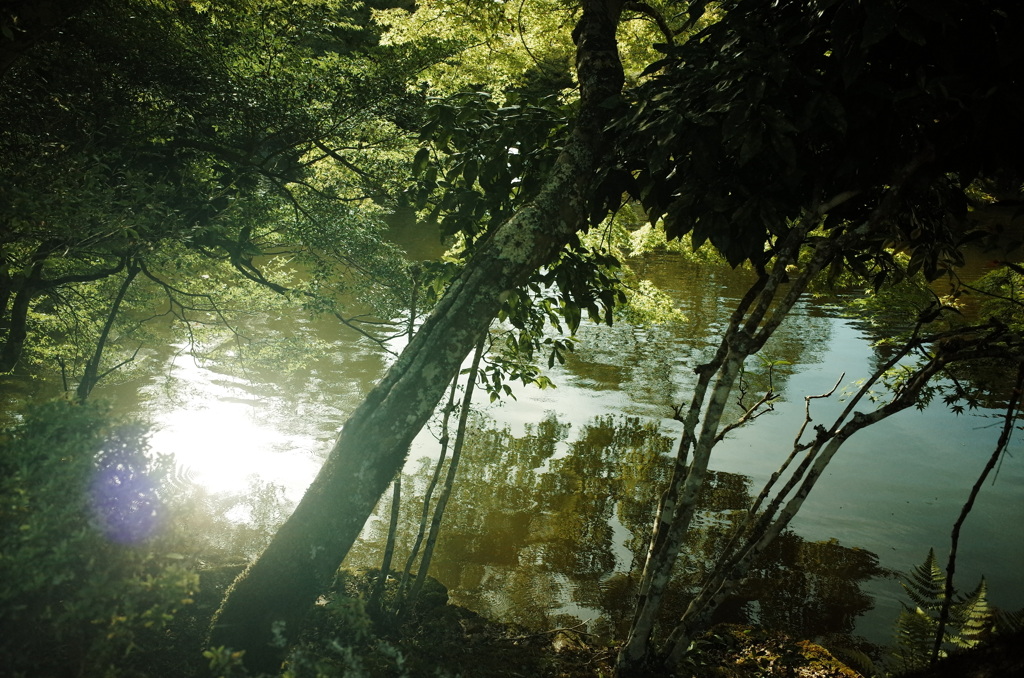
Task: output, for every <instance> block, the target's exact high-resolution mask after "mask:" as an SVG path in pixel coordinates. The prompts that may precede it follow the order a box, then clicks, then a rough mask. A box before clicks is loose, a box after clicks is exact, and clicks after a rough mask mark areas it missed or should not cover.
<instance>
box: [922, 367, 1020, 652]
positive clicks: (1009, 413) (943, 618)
mask: <svg viewBox="0 0 1024 678" xmlns="http://www.w3.org/2000/svg"><path fill="white" fill-rule="evenodd" d="M1022 391H1024V364H1021V365H1018V366H1017V383H1016V385H1015V386H1014V388H1013V393H1012V394H1011V395H1010V401H1009V402H1008V403H1007V404H1006V414H1005V415H1004V416H1003V430H1002V431H1001V432H1000V434H999V440H998V441H997V442H996V448H995V449H994V450H992V454H991V455H990V456H989V458H988V462H987V463H986V464H985V468H983V469H982V470H981V475H979V476H978V479H977V480H976V481H975V483H974V486H973V487H972V488H971V492H970V494H969V495H968V497H967V501H966V502H965V503H964V505H963V508H961V509H960V515H959V516H958V517H957V519H956V522H955V523H954V524H953V532H952V533H951V535H950V540H949V541H950V544H949V559H948V560H947V561H946V586H945V594H944V595H943V597H942V608H941V609H940V610H939V620H938V623H937V624H936V625H935V641H934V643H933V644H932V653H931V659H930V661H929V665H931V666H934V665H935V662H937V661H939V652H940V651H941V650H942V640H943V638H944V637H945V635H946V624H947V623H949V611H950V608H951V607H952V605H953V591H954V589H953V576H954V575H955V574H956V553H957V549H958V548H959V547H960V530H961V529H962V528H963V526H964V522H965V521H966V520H967V516H968V515H970V513H971V509H973V508H974V501H975V500H976V499H977V498H978V493H979V492H981V486H982V485H984V484H985V479H986V478H988V474H989V473H991V472H992V469H994V468H995V467H996V462H997V461H999V458H1000V457H1001V456H1003V451H1004V450H1006V445H1007V444H1008V443H1009V442H1010V436H1011V435H1012V434H1013V424H1014V421H1015V420H1016V416H1015V415H1016V414H1017V406H1018V405H1019V404H1020V399H1021V392H1022Z"/></svg>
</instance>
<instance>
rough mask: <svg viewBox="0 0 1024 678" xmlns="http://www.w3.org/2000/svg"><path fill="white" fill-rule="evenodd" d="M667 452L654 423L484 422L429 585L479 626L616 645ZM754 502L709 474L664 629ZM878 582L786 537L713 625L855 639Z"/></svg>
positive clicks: (405, 537) (378, 541)
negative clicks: (584, 633)
mask: <svg viewBox="0 0 1024 678" xmlns="http://www.w3.org/2000/svg"><path fill="white" fill-rule="evenodd" d="M567 439H571V442H569V444H568V448H567V450H566V451H565V452H564V453H560V452H559V447H560V443H562V442H563V441H566V440H567ZM672 446H673V440H672V439H671V438H669V437H668V436H665V435H664V434H663V433H662V432H661V431H660V430H659V427H658V426H657V425H656V424H653V423H651V422H647V423H644V422H642V421H641V420H640V419H638V418H613V417H610V416H608V417H602V418H599V419H595V420H593V421H592V422H591V423H590V424H587V425H586V426H584V427H583V428H582V429H581V430H579V431H576V432H570V430H569V427H568V426H566V425H565V424H562V423H560V422H559V421H558V419H557V418H556V417H555V416H554V415H552V416H549V417H548V418H546V419H544V420H543V421H542V422H541V423H540V424H538V425H537V426H529V427H527V428H526V431H525V432H524V434H523V435H521V436H514V435H512V433H511V432H510V430H509V429H508V428H497V427H494V426H493V425H491V422H484V421H481V422H478V425H477V427H476V428H475V429H474V431H473V432H472V435H471V436H470V439H469V440H468V442H467V447H466V449H465V450H464V452H463V454H464V462H463V463H464V464H465V465H464V466H463V467H461V468H460V472H461V473H460V478H459V482H458V486H457V489H456V492H455V495H454V499H453V502H452V504H451V505H450V507H449V509H448V512H447V514H446V517H445V529H444V531H443V532H442V535H441V537H440V540H441V542H440V547H439V551H438V554H437V555H436V556H435V560H434V563H433V573H434V575H435V576H436V577H438V578H439V579H440V580H441V581H442V582H444V583H445V584H446V585H448V586H449V587H450V588H451V589H452V593H453V597H454V598H455V600H457V601H458V602H460V603H462V604H464V605H467V606H469V607H470V608H472V609H475V610H479V611H481V612H483V613H485V614H490V615H494V616H497V617H501V618H504V619H507V620H509V621H514V622H516V623H520V624H523V625H525V626H529V627H533V628H550V627H554V626H558V625H563V624H567V623H576V621H575V620H586V621H588V622H590V625H589V627H590V629H591V630H592V631H595V630H596V631H598V632H603V633H604V634H607V635H609V636H615V637H618V638H621V637H624V634H625V632H626V630H627V629H626V622H627V620H628V619H629V618H630V614H631V608H632V604H633V601H634V599H635V598H634V597H635V594H636V586H637V582H636V577H635V575H634V574H631V573H635V572H636V571H637V570H638V568H639V567H640V566H642V558H643V554H644V551H645V548H646V542H647V539H648V537H649V530H650V522H651V511H652V509H653V507H654V506H655V505H656V503H657V498H658V496H659V494H660V492H661V491H662V490H663V489H664V485H665V482H666V480H667V475H668V471H669V464H668V457H667V456H666V455H667V454H668V453H669V452H670V451H671V449H672ZM430 472H431V471H430V468H429V466H428V465H427V464H423V465H422V466H421V467H420V468H419V469H418V470H417V471H416V472H415V473H413V474H411V475H410V476H409V478H408V479H407V480H403V487H405V488H415V489H416V490H418V491H419V492H422V491H423V488H424V487H425V486H426V483H427V482H428V480H429V475H430ZM750 490H751V483H750V479H749V478H748V477H746V476H742V475H738V474H735V473H725V472H713V473H712V474H711V476H710V479H709V482H708V484H707V486H706V487H705V488H704V491H703V496H702V497H701V500H700V501H701V505H702V507H703V509H702V511H701V513H700V514H699V517H698V519H697V520H696V523H695V525H696V529H695V530H694V534H693V538H692V539H691V540H690V542H689V547H688V551H687V553H686V557H685V558H684V559H683V560H681V561H680V563H679V566H678V568H677V574H676V580H675V584H674V586H673V589H672V594H671V597H670V599H669V601H668V603H667V607H668V609H667V612H668V613H669V618H671V615H673V614H675V615H678V614H681V612H682V609H683V606H684V605H685V603H686V601H687V599H688V597H689V596H692V595H693V593H695V589H694V587H695V586H697V585H698V584H699V582H700V580H701V579H702V577H703V576H704V575H706V574H707V573H708V572H709V571H710V569H711V568H712V567H713V566H714V562H715V560H716V559H717V557H718V556H719V555H720V550H721V547H722V545H723V540H724V539H725V538H726V537H728V536H729V534H730V533H731V526H732V520H731V518H732V516H733V515H735V514H736V513H737V512H739V511H741V510H742V509H744V508H745V507H746V506H748V505H749V504H750V501H751V496H750ZM407 491H408V490H407ZM418 520H419V515H418V509H417V508H416V507H415V502H412V501H409V502H406V504H405V505H404V507H403V510H402V514H401V516H400V526H401V536H400V541H399V543H400V544H402V545H405V546H406V548H408V546H407V545H408V544H409V543H411V541H412V538H413V536H414V535H415V530H416V527H417V525H418ZM386 529H387V523H386V521H383V520H379V521H376V522H375V523H373V524H372V526H371V529H370V530H368V532H367V534H366V535H365V536H364V540H363V542H362V543H361V544H360V545H359V548H358V549H357V550H356V551H355V552H354V553H353V554H352V555H351V556H350V561H349V562H350V563H352V564H358V565H365V566H373V565H375V564H377V559H378V558H379V553H380V549H381V547H382V545H383V543H384V539H385V538H386V533H385V531H386ZM404 558H405V555H402V556H401V562H404ZM881 574H882V570H881V569H880V568H879V566H878V559H877V557H876V556H875V555H874V554H872V553H870V552H868V551H865V550H861V549H851V548H846V547H844V546H842V545H840V544H839V543H838V542H835V541H826V542H813V543H812V542H807V541H805V540H804V539H802V538H800V537H798V536H796V535H795V534H791V533H787V534H785V535H784V536H783V537H781V538H780V539H779V540H778V541H777V542H776V544H775V545H774V546H773V547H772V548H771V549H770V550H769V551H768V553H767V554H766V556H765V558H764V559H763V560H762V561H761V563H760V564H759V565H758V566H757V567H756V568H755V569H754V570H753V571H752V572H751V574H750V577H749V582H748V583H747V584H746V585H745V586H744V587H743V588H742V589H741V590H740V591H739V593H738V595H737V596H735V597H734V598H733V600H732V601H730V603H729V604H727V605H725V606H723V608H722V609H721V610H720V613H719V618H720V619H721V620H723V621H736V622H752V623H762V624H765V625H768V626H770V627H772V628H777V629H782V630H786V631H789V632H791V633H794V634H796V635H797V636H799V637H814V636H820V635H825V634H839V633H850V632H852V631H853V628H854V623H855V620H856V619H857V617H858V616H859V615H861V614H862V613H863V612H864V611H866V610H867V609H869V608H870V607H871V605H872V603H871V598H870V597H869V596H867V595H866V594H865V593H864V592H863V591H862V590H861V588H860V587H861V585H862V584H863V583H864V582H865V581H867V580H869V579H870V578H872V577H876V576H879V575H881Z"/></svg>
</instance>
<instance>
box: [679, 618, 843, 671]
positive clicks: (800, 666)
mask: <svg viewBox="0 0 1024 678" xmlns="http://www.w3.org/2000/svg"><path fill="white" fill-rule="evenodd" d="M681 669H682V670H683V672H684V673H687V672H688V673H689V674H690V675H693V676H702V677H703V676H708V677H714V678H755V677H758V678H763V677H765V676H780V677H781V676H786V677H787V678H788V677H793V678H860V675H861V674H859V673H857V672H856V671H854V670H853V669H851V668H850V667H848V666H846V665H845V664H843V663H842V662H841V661H839V660H838V659H836V658H835V657H834V656H832V654H831V653H830V652H829V651H828V650H826V649H825V648H824V647H822V646H820V645H817V644H815V643H812V642H810V641H806V640H793V639H792V638H790V637H789V636H787V635H785V634H784V633H780V632H775V631H766V630H763V629H758V628H752V627H748V626H737V625H733V624H721V625H719V626H716V627H714V628H712V629H711V630H710V631H708V632H707V633H706V634H704V635H703V636H702V637H701V638H700V639H698V641H697V643H696V644H695V651H693V652H691V654H690V655H689V656H688V657H687V658H686V659H685V660H684V665H683V666H682V667H681Z"/></svg>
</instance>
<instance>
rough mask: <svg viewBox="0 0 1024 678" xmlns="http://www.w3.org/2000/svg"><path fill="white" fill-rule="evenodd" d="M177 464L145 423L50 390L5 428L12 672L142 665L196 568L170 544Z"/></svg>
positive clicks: (4, 602)
mask: <svg viewBox="0 0 1024 678" xmlns="http://www.w3.org/2000/svg"><path fill="white" fill-rule="evenodd" d="M172 471H173V469H172V467H171V465H170V464H169V461H168V460H167V459H163V458H158V457H154V456H152V455H151V454H149V453H148V451H147V450H146V442H145V430H144V429H143V428H141V427H139V426H137V425H115V424H114V423H112V422H111V421H110V419H109V418H108V417H107V415H106V413H105V412H104V410H103V408H102V407H99V406H95V405H71V404H69V403H67V402H63V401H56V402H51V403H47V404H45V405H43V406H41V407H38V408H36V409H35V410H33V411H32V412H31V413H30V414H29V415H28V416H27V417H26V419H25V421H24V422H23V423H21V424H20V425H18V426H15V427H13V428H11V429H8V430H6V431H4V432H3V434H2V439H0V607H2V608H3V610H4V615H3V620H2V632H0V661H2V662H3V665H4V670H5V672H7V673H9V674H10V675H16V676H17V675H41V674H42V675H57V674H59V673H61V671H63V670H68V671H72V672H73V673H75V674H77V675H108V674H109V672H111V671H112V670H113V666H114V664H115V663H116V664H117V665H118V666H121V667H127V666H132V665H135V666H142V665H144V662H145V660H146V652H147V651H152V650H153V649H154V647H155V646H157V645H159V644H160V642H161V641H160V639H161V637H162V635H163V634H164V633H165V632H166V629H167V628H168V624H169V622H170V621H171V620H172V619H173V615H174V614H175V612H176V611H177V610H178V609H179V608H180V607H182V606H183V605H187V604H188V603H189V602H191V600H190V596H191V593H192V592H193V591H194V590H195V588H196V585H197V580H196V576H195V575H194V574H193V573H191V572H190V571H189V570H188V569H186V567H184V557H183V556H181V555H179V554H178V553H176V546H177V545H178V544H177V543H176V537H175V531H174V525H175V522H174V517H173V516H172V514H171V512H170V504H169V500H171V496H169V495H170V490H169V488H170V485H169V484H168V482H167V481H168V479H169V477H170V475H171V473H172Z"/></svg>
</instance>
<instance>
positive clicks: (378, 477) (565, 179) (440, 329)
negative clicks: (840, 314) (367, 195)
mask: <svg viewBox="0 0 1024 678" xmlns="http://www.w3.org/2000/svg"><path fill="white" fill-rule="evenodd" d="M620 10H621V0H584V2H583V14H582V16H581V18H580V22H579V24H578V25H577V28H576V32H575V34H574V35H575V37H576V40H577V59H576V64H577V73H578V77H579V81H580V95H581V101H580V115H579V118H578V120H577V124H576V126H575V128H574V129H573V132H572V135H571V136H570V138H569V140H568V141H567V142H566V145H565V147H564V148H563V150H562V152H561V154H560V155H559V158H558V160H557V162H556V163H555V165H554V167H553V168H552V170H551V173H550V175H549V176H548V178H547V180H546V182H545V184H544V187H543V188H542V190H541V191H540V193H539V194H538V196H537V198H536V199H535V200H534V201H533V202H531V203H530V204H528V205H526V206H525V207H524V208H523V209H522V210H520V211H519V212H518V213H517V214H515V215H514V216H512V217H511V218H510V219H509V220H508V221H506V222H505V223H504V224H502V225H501V226H499V227H498V228H497V229H496V230H495V232H494V233H493V235H492V236H491V237H490V238H489V239H488V240H487V242H485V243H483V244H482V245H481V246H480V248H479V249H478V251H477V253H476V254H475V255H474V257H473V258H472V259H471V260H470V261H469V263H468V264H467V266H466V268H465V269H464V270H463V272H462V274H461V275H460V276H459V277H458V278H457V279H456V280H455V281H454V282H453V283H452V285H451V286H450V287H449V289H448V291H447V292H446V293H445V295H444V297H443V298H442V299H441V301H440V302H439V303H438V305H437V307H436V308H435V310H434V312H433V313H432V314H431V315H430V316H429V317H428V318H427V320H426V321H425V322H424V323H423V325H422V327H421V328H420V331H419V332H418V333H417V334H416V336H415V337H413V339H412V340H411V341H410V343H409V345H408V346H407V347H406V349H405V350H404V351H403V352H402V354H401V356H399V358H398V360H397V361H396V362H395V364H394V365H393V366H392V367H391V369H390V370H388V373H387V374H386V375H385V377H384V378H383V380H381V382H380V383H379V384H378V385H377V386H376V387H375V388H374V389H373V390H372V391H371V392H370V393H369V395H368V396H367V397H366V399H365V400H364V401H363V402H362V404H361V405H360V406H359V407H358V408H356V410H355V411H354V412H353V414H352V416H351V417H350V418H349V420H348V421H347V422H346V424H345V427H344V429H343V430H342V432H341V435H340V436H339V438H338V441H337V443H336V444H335V445H334V448H333V449H332V450H331V452H330V454H329V455H328V457H327V460H326V461H325V462H324V465H323V467H322V468H321V470H320V472H319V473H318V474H317V477H316V479H315V480H314V481H313V483H312V484H311V485H310V487H309V489H308V490H307V491H306V494H305V495H304V496H303V498H302V500H301V501H300V502H299V504H298V506H297V507H296V508H295V511H294V513H293V514H292V515H291V517H289V519H288V520H287V521H286V522H285V524H284V525H282V527H281V529H280V530H279V531H278V533H277V535H275V537H274V539H273V540H272V541H271V543H270V545H269V546H268V547H267V549H266V550H265V551H264V552H263V554H261V555H260V557H259V558H258V559H257V560H256V561H255V562H254V563H253V564H252V565H251V566H250V567H249V568H248V569H247V570H246V571H245V572H244V573H243V574H242V575H241V576H240V577H239V579H238V580H237V581H236V582H235V584H234V585H233V586H232V587H231V589H230V591H229V592H228V595H227V597H226V599H225V601H224V604H223V605H222V607H221V609H220V611H219V612H218V614H217V616H216V617H215V619H214V622H213V626H212V629H211V634H210V643H211V644H212V645H214V646H228V647H232V648H235V649H244V650H245V651H246V654H245V663H246V665H247V667H248V668H249V669H250V670H255V671H267V672H274V671H276V670H277V669H278V668H279V666H280V662H281V660H282V658H283V654H284V645H285V644H286V643H287V642H288V641H289V640H292V639H294V638H295V637H296V634H297V633H298V630H299V628H300V626H301V623H302V620H303V617H304V616H305V614H306V613H307V611H308V610H309V608H310V607H311V606H312V604H313V603H314V601H315V600H316V598H317V596H318V595H319V594H320V593H322V592H323V591H324V590H325V589H326V587H327V585H328V584H329V583H330V581H331V579H332V578H333V577H334V574H335V572H336V570H337V568H338V566H339V565H340V563H341V561H342V559H343V558H344V557H345V555H346V554H347V553H348V550H349V548H350V547H351V546H352V544H353V542H354V541H355V540H356V538H357V537H358V535H359V532H360V530H361V529H362V527H363V524H364V523H365V522H366V520H367V518H368V517H369V516H370V514H371V513H372V511H373V509H374V506H375V505H376V503H377V501H378V499H379V498H380V497H381V495H382V494H383V492H384V491H385V490H386V489H387V486H388V484H389V483H390V482H391V480H392V478H394V476H395V474H396V473H397V472H398V471H399V470H400V469H401V468H402V466H403V464H404V462H405V458H406V455H407V454H408V449H409V444H410V443H411V442H412V440H413V438H414V437H415V435H416V434H417V433H418V432H419V430H420V429H421V428H422V426H423V425H424V424H425V423H426V421H427V419H428V418H429V417H430V415H431V413H432V412H433V410H434V407H435V406H436V405H437V403H438V401H439V400H440V399H441V397H442V395H443V394H444V392H445V390H446V388H447V386H448V384H449V383H450V381H451V379H452V378H453V377H454V376H455V375H456V373H457V372H458V371H459V369H460V367H461V365H462V362H463V360H464V359H465V357H466V356H467V355H468V353H469V352H470V350H472V348H473V347H474V345H475V344H476V341H477V340H478V339H479V337H480V335H481V334H482V333H483V332H484V331H485V330H486V328H487V326H488V325H489V323H490V322H491V319H492V318H494V316H495V315H496V314H497V311H498V309H499V307H500V295H501V294H502V293H503V292H505V291H506V290H511V289H514V288H516V287H517V286H519V285H521V284H523V283H524V282H525V281H526V279H527V278H528V276H529V275H530V274H531V273H532V272H533V271H534V270H536V269H537V268H538V267H539V266H541V265H544V264H545V263H548V262H550V261H552V260H553V259H554V257H555V256H556V255H557V253H558V252H559V251H560V250H561V249H562V247H564V246H565V245H566V244H567V243H568V242H570V241H571V240H572V238H573V237H574V236H575V233H576V232H577V231H579V230H581V229H583V228H584V227H585V225H586V220H587V214H588V210H587V198H588V194H589V192H590V188H591V183H592V178H593V176H594V170H595V168H596V167H597V164H598V162H599V160H600V159H601V157H602V155H603V153H604V150H605V147H606V144H605V140H604V134H603V129H604V125H605V123H606V122H607V119H608V117H609V116H610V115H611V112H612V109H611V108H610V107H609V106H608V105H607V102H608V101H609V99H612V98H613V97H615V96H617V95H618V94H620V92H621V88H622V83H623V73H622V66H621V63H620V62H619V56H618V51H617V46H616V41H615V28H616V25H617V23H618V18H619V12H620Z"/></svg>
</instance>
